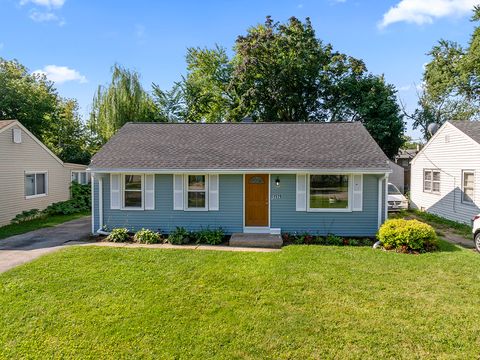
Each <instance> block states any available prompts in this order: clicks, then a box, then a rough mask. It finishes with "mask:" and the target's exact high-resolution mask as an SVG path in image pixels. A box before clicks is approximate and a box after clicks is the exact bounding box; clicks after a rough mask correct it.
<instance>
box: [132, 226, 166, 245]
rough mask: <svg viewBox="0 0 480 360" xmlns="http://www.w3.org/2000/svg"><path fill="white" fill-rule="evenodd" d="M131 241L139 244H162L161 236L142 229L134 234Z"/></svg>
mask: <svg viewBox="0 0 480 360" xmlns="http://www.w3.org/2000/svg"><path fill="white" fill-rule="evenodd" d="M133 241H134V242H136V243H139V244H158V243H160V242H162V236H161V235H160V234H159V233H157V232H154V231H152V230H148V229H142V230H139V231H137V232H136V233H135V235H134V236H133Z"/></svg>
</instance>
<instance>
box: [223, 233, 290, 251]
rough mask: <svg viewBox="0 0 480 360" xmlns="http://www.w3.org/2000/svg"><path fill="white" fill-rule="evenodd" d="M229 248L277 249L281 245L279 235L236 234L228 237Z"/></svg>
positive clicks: (281, 241)
mask: <svg viewBox="0 0 480 360" xmlns="http://www.w3.org/2000/svg"><path fill="white" fill-rule="evenodd" d="M229 245H230V246H236V247H257V248H271V249H279V248H281V247H282V245H283V240H282V237H281V236H280V235H271V234H244V233H236V234H232V236H231V237H230V243H229Z"/></svg>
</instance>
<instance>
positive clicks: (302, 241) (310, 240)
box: [282, 232, 374, 246]
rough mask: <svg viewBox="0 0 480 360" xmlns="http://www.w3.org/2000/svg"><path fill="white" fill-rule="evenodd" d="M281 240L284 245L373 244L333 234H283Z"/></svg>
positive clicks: (361, 239) (367, 239) (368, 240)
mask: <svg viewBox="0 0 480 360" xmlns="http://www.w3.org/2000/svg"><path fill="white" fill-rule="evenodd" d="M282 239H283V242H284V244H285V245H288V244H294V245H330V246H372V245H373V243H374V241H373V240H372V239H370V238H343V237H341V236H336V235H334V234H328V235H327V236H320V235H312V234H310V233H308V232H306V233H302V234H296V233H294V234H290V233H283V234H282Z"/></svg>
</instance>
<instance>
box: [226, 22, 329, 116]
mask: <svg viewBox="0 0 480 360" xmlns="http://www.w3.org/2000/svg"><path fill="white" fill-rule="evenodd" d="M234 50H235V57H234V59H233V63H234V71H233V79H232V82H233V83H234V86H235V87H236V88H237V89H238V92H239V94H240V109H241V111H242V112H243V113H244V114H245V115H252V116H253V118H254V119H256V120H259V121H310V120H313V121H316V120H318V119H319V117H321V114H319V111H320V109H321V108H320V104H321V95H322V92H321V83H322V81H323V80H324V78H325V74H324V71H323V70H324V69H325V68H326V67H328V65H329V64H330V62H331V59H332V57H333V56H335V54H334V53H333V51H332V49H331V47H330V46H329V45H327V46H324V45H323V44H322V42H321V41H319V40H317V39H316V38H315V31H314V30H313V27H312V24H311V23H310V20H309V19H307V21H306V23H305V24H303V23H302V22H301V21H299V20H298V19H296V18H291V19H290V20H289V21H288V23H286V24H280V23H276V22H274V21H273V20H272V19H271V18H270V17H267V20H266V22H265V24H261V25H258V26H256V27H252V28H250V29H248V31H247V34H246V35H245V36H239V37H238V38H237V41H236V43H235V48H234Z"/></svg>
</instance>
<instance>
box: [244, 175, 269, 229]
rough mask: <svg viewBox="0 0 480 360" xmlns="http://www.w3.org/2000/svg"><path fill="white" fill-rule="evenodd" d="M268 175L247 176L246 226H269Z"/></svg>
mask: <svg viewBox="0 0 480 360" xmlns="http://www.w3.org/2000/svg"><path fill="white" fill-rule="evenodd" d="M268 186H269V185H268V175H267V174H250V175H248V174H247V175H245V226H268Z"/></svg>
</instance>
